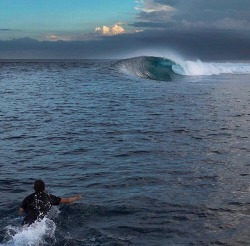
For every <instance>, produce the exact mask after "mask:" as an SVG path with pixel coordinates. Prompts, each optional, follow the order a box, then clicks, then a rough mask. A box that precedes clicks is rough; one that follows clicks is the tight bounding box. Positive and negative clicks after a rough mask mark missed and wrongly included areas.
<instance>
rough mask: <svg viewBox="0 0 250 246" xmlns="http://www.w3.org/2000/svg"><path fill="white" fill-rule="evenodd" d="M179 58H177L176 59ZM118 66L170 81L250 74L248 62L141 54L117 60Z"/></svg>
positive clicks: (149, 77)
mask: <svg viewBox="0 0 250 246" xmlns="http://www.w3.org/2000/svg"><path fill="white" fill-rule="evenodd" d="M178 60H179V59H178ZM116 65H118V68H119V69H120V70H121V71H122V72H123V73H125V74H128V75H134V76H138V77H143V78H147V79H153V80H160V81H172V80H173V79H176V78H178V77H180V76H181V75H182V76H211V75H219V74H250V64H249V63H230V62H227V63H216V62H202V61H200V60H197V61H184V60H180V61H178V62H175V61H173V60H171V59H167V58H161V57H152V56H141V57H134V58H129V59H125V60H120V61H119V62H117V64H116Z"/></svg>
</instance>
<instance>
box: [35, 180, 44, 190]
mask: <svg viewBox="0 0 250 246" xmlns="http://www.w3.org/2000/svg"><path fill="white" fill-rule="evenodd" d="M34 190H35V192H41V191H44V190H45V183H44V182H43V181H42V180H41V179H38V180H36V181H35V183H34Z"/></svg>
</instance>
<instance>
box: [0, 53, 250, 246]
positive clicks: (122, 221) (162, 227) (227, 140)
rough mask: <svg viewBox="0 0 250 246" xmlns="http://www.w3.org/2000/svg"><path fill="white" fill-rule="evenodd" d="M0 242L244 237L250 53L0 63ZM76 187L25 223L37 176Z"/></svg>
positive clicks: (216, 241) (57, 187) (249, 170)
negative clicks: (25, 205)
mask: <svg viewBox="0 0 250 246" xmlns="http://www.w3.org/2000/svg"><path fill="white" fill-rule="evenodd" d="M0 93H1V97H0V105H1V107H0V139H1V141H0V156H1V158H0V173H1V179H0V185H1V200H0V245H1V246H26V245H27V246H41V245H54V246H61V245H65V246H66V245H70V246H72V245H78V246H79V245H88V246H96V245H121V246H124V245H135V246H139V245H145V246H147V245H150V246H151V245H187V246H188V245H207V246H208V245H218V246H219V245H227V246H241V245H242V246H244V245H248V243H249V241H250V236H249V229H250V228H249V219H250V218H249V191H250V188H249V175H250V165H249V158H250V154H249V153H250V152H249V149H250V141H249V138H250V134H249V133H250V125H249V121H250V101H249V93H250V62H249V61H240V62H236V61H223V62H218V61H201V60H198V59H197V60H196V59H195V60H190V59H184V58H182V57H179V56H174V55H169V56H168V55H164V56H160V55H155V56H145V55H140V56H133V57H130V58H126V59H120V60H8V61H7V60H1V61H0ZM37 178H42V179H43V180H44V181H45V183H46V187H47V191H48V192H49V193H51V194H54V195H57V196H60V197H67V196H71V195H74V194H82V196H83V199H82V200H81V201H79V202H77V203H75V204H71V205H60V206H58V207H54V208H53V210H52V211H51V213H50V214H49V215H48V216H47V217H46V218H45V219H43V220H42V221H40V222H36V223H35V224H33V225H32V226H31V227H28V228H23V227H21V222H22V217H18V215H17V211H18V209H19V207H20V205H21V202H22V200H23V198H24V197H26V196H27V195H29V194H30V193H32V192H33V182H34V180H35V179H37Z"/></svg>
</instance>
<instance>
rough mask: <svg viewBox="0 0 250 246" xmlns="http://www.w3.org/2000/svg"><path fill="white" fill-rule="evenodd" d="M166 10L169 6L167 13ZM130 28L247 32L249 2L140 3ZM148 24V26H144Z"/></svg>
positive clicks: (157, 0)
mask: <svg viewBox="0 0 250 246" xmlns="http://www.w3.org/2000/svg"><path fill="white" fill-rule="evenodd" d="M167 7H171V8H170V9H169V10H168V9H167ZM137 19H138V22H136V23H134V26H139V24H140V26H141V27H148V26H150V25H151V24H150V23H153V24H154V25H153V26H154V27H155V26H158V27H162V26H163V23H165V24H167V23H170V24H171V26H172V28H214V29H231V30H245V29H248V30H249V29H250V2H249V0H237V1H235V0H209V1H206V0H188V1H187V0H144V6H143V7H142V8H141V11H140V12H139V13H138V17H137ZM147 22H148V23H147Z"/></svg>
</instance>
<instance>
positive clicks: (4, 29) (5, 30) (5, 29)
mask: <svg viewBox="0 0 250 246" xmlns="http://www.w3.org/2000/svg"><path fill="white" fill-rule="evenodd" d="M10 31H13V30H12V29H7V28H0V32H10Z"/></svg>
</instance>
